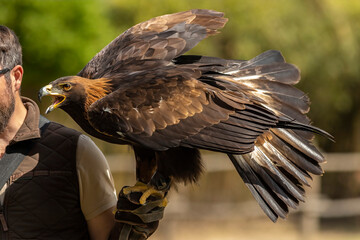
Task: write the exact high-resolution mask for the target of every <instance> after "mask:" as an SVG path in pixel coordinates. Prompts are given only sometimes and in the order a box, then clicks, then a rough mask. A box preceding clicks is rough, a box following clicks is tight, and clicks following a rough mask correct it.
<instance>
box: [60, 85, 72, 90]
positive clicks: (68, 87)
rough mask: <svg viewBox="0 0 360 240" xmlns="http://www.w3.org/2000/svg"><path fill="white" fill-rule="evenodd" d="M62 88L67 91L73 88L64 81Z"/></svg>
mask: <svg viewBox="0 0 360 240" xmlns="http://www.w3.org/2000/svg"><path fill="white" fill-rule="evenodd" d="M61 87H62V89H64V90H65V91H69V90H70V89H71V85H70V84H69V83H64V84H62V85H61Z"/></svg>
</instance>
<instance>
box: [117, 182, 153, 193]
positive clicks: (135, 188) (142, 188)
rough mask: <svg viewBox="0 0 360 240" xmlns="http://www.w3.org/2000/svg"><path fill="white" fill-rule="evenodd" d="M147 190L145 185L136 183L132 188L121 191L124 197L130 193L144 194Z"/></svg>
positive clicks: (147, 187)
mask: <svg viewBox="0 0 360 240" xmlns="http://www.w3.org/2000/svg"><path fill="white" fill-rule="evenodd" d="M148 189H149V186H148V185H146V184H145V183H142V182H137V183H136V184H135V185H134V186H132V187H127V188H124V189H123V193H124V194H125V195H128V194H130V193H132V192H145V191H147V190H148Z"/></svg>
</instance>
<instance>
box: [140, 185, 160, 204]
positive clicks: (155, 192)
mask: <svg viewBox="0 0 360 240" xmlns="http://www.w3.org/2000/svg"><path fill="white" fill-rule="evenodd" d="M150 196H155V197H160V198H164V196H165V194H164V192H161V191H159V190H156V189H155V188H154V187H150V188H149V189H148V190H146V191H145V192H144V193H143V195H142V196H141V197H140V199H139V203H140V204H141V205H144V204H145V203H146V200H147V199H148V198H149V197H150Z"/></svg>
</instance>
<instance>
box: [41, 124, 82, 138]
mask: <svg viewBox="0 0 360 240" xmlns="http://www.w3.org/2000/svg"><path fill="white" fill-rule="evenodd" d="M81 134H82V133H81V132H79V131H77V130H75V129H72V128H69V127H66V126H64V125H62V124H60V123H58V122H54V121H50V122H49V123H48V124H47V126H46V128H45V131H44V135H52V136H56V135H59V136H60V135H61V136H64V137H76V138H78V137H79V136H80V135H81Z"/></svg>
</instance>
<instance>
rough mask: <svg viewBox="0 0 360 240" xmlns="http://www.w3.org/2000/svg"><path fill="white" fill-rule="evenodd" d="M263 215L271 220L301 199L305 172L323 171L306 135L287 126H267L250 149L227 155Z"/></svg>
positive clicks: (281, 215) (295, 205)
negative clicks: (268, 127) (298, 133)
mask: <svg viewBox="0 0 360 240" xmlns="http://www.w3.org/2000/svg"><path fill="white" fill-rule="evenodd" d="M228 156H229V158H230V160H231V161H232V163H233V165H234V166H235V168H236V170H237V171H238V173H239V175H240V176H241V178H242V179H243V180H244V182H245V184H246V186H247V187H248V188H249V189H250V192H251V193H252V194H253V196H254V197H255V199H256V200H257V201H258V203H259V205H260V207H261V208H262V209H263V211H264V212H265V213H266V215H267V216H268V217H269V218H270V219H271V220H272V221H273V222H275V221H276V220H277V218H278V217H280V218H285V217H286V215H287V213H288V212H289V209H288V208H289V207H291V208H293V209H296V208H297V207H298V205H299V202H304V201H305V190H304V188H303V186H309V182H308V179H311V176H310V174H309V172H311V173H313V174H317V175H321V174H322V173H323V171H322V169H321V167H320V165H319V163H322V162H324V161H325V160H324V157H323V156H322V155H321V154H320V152H319V151H318V150H317V149H316V148H315V147H314V146H313V145H312V144H311V143H310V142H309V141H307V140H306V139H303V138H302V137H301V136H299V135H297V134H296V133H295V132H293V131H292V130H289V129H282V128H271V129H270V130H269V131H267V132H265V133H263V134H262V135H261V136H259V137H258V138H257V140H256V142H255V146H254V149H253V151H252V152H249V153H246V154H243V155H231V154H229V155H228Z"/></svg>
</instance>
